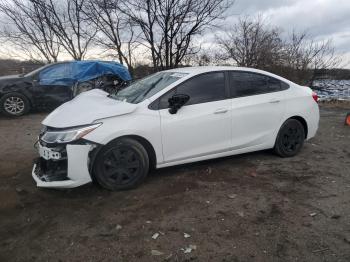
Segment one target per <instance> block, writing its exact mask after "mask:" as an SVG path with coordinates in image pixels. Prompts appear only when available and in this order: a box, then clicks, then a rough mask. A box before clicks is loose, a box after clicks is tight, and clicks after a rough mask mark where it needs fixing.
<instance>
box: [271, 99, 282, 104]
mask: <svg viewBox="0 0 350 262" xmlns="http://www.w3.org/2000/svg"><path fill="white" fill-rule="evenodd" d="M279 102H281V101H280V100H271V101H270V102H269V103H271V104H277V103H279Z"/></svg>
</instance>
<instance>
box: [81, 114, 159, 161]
mask: <svg viewBox="0 0 350 262" xmlns="http://www.w3.org/2000/svg"><path fill="white" fill-rule="evenodd" d="M96 122H102V123H103V124H102V125H101V126H100V127H98V128H96V129H95V130H94V131H92V132H91V133H89V134H87V135H86V136H85V137H84V138H85V139H87V140H90V141H93V142H96V143H99V144H102V145H106V144H108V143H109V142H111V141H112V140H114V139H117V138H118V137H122V136H139V137H142V138H144V139H145V140H147V141H148V142H149V143H150V144H151V145H152V146H153V148H154V151H155V153H156V157H157V162H162V161H163V149H162V137H161V127H160V116H159V113H158V111H153V110H149V112H148V113H147V114H142V113H132V114H127V115H121V116H117V117H111V118H106V119H101V120H97V121H96Z"/></svg>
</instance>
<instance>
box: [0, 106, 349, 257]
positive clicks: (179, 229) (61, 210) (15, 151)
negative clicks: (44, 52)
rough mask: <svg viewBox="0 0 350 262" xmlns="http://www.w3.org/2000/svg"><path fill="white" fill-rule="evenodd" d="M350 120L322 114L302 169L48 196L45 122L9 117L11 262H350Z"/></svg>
mask: <svg viewBox="0 0 350 262" xmlns="http://www.w3.org/2000/svg"><path fill="white" fill-rule="evenodd" d="M347 111H349V112H350V107H348V109H345V108H335V107H334V106H322V108H321V122H320V129H319V132H318V134H317V136H316V137H315V138H314V139H312V140H311V141H308V142H307V143H306V144H305V146H304V148H303V150H302V152H301V153H300V154H299V155H298V156H296V157H294V158H289V159H282V158H279V157H277V156H275V155H273V154H272V153H271V152H269V151H263V152H257V153H252V154H245V155H240V156H233V157H227V158H223V159H217V160H211V161H205V162H200V163H195V164H190V165H183V166H179V167H172V168H165V169H160V170H158V171H155V172H153V173H152V174H151V175H150V177H149V178H148V179H147V181H146V182H145V183H144V184H142V185H141V186H140V187H139V188H137V189H134V190H130V191H124V192H109V191H106V190H103V189H101V188H100V187H98V186H96V185H93V184H89V185H86V186H84V187H81V188H77V189H72V190H62V191H58V190H45V189H38V188H36V186H35V184H34V182H33V180H32V178H31V168H32V159H34V158H35V157H36V151H35V150H34V148H33V143H34V142H35V139H36V135H37V133H38V130H39V129H40V121H41V120H42V119H43V118H44V117H45V114H32V115H28V116H25V117H22V118H19V119H5V118H3V117H1V118H0V137H1V141H2V142H1V147H0V261H317V262H318V261H350V127H347V126H344V119H345V113H346V112H347ZM155 233H158V234H159V236H158V238H156V239H153V238H152V236H153V235H154V234H155ZM184 233H186V234H188V235H186V236H187V237H185V235H184ZM152 250H153V251H152ZM185 251H186V252H188V253H185Z"/></svg>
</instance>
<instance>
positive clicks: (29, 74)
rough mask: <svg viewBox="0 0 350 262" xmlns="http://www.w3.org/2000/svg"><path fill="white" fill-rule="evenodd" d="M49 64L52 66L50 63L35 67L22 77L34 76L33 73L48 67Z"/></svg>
mask: <svg viewBox="0 0 350 262" xmlns="http://www.w3.org/2000/svg"><path fill="white" fill-rule="evenodd" d="M49 66H52V64H48V65H44V66H41V67H39V68H37V69H35V70H34V71H32V72H29V73H27V74H25V75H24V77H28V76H34V75H35V74H37V73H39V72H40V71H41V70H43V69H44V68H46V67H49Z"/></svg>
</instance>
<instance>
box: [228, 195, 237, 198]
mask: <svg viewBox="0 0 350 262" xmlns="http://www.w3.org/2000/svg"><path fill="white" fill-rule="evenodd" d="M227 197H228V198H231V199H234V198H236V197H237V194H231V195H228V196H227Z"/></svg>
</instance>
